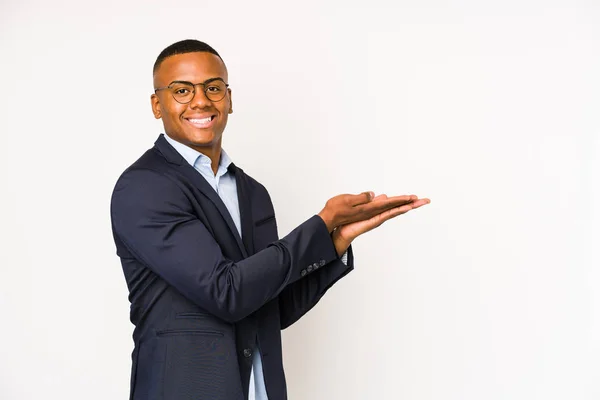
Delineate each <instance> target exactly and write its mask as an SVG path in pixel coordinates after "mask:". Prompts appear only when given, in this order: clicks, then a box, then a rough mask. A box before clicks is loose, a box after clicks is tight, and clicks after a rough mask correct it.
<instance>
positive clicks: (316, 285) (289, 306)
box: [279, 247, 354, 329]
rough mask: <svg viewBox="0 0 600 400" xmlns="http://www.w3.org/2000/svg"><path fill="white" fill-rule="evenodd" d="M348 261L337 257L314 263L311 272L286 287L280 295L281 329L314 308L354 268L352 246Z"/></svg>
mask: <svg viewBox="0 0 600 400" xmlns="http://www.w3.org/2000/svg"><path fill="white" fill-rule="evenodd" d="M346 261H347V263H344V262H343V261H342V260H341V259H340V258H337V257H336V259H335V260H333V261H332V262H330V263H329V264H326V265H324V266H320V265H319V264H318V263H315V264H313V265H312V268H311V267H309V269H311V272H310V273H309V274H307V275H306V277H304V278H303V279H301V280H299V281H296V282H294V283H292V284H290V285H289V286H288V287H286V288H285V289H284V290H283V291H282V292H281V294H280V295H279V312H280V320H281V329H285V328H287V327H288V326H290V325H292V324H293V323H295V322H296V321H298V320H299V319H300V317H302V316H303V315H304V314H306V313H307V312H308V311H309V310H310V309H311V308H313V307H314V306H315V305H316V304H317V303H318V302H319V300H321V298H322V297H323V295H324V294H325V292H327V290H328V289H329V288H330V287H331V286H333V284H334V283H336V282H337V281H338V280H340V279H342V278H343V277H344V276H346V274H348V273H349V272H350V271H352V270H353V269H354V256H353V253H352V247H349V248H348V251H347V260H346Z"/></svg>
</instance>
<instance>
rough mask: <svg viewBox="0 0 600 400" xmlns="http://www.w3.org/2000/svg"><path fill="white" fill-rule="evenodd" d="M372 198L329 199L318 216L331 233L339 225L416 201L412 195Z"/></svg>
mask: <svg viewBox="0 0 600 400" xmlns="http://www.w3.org/2000/svg"><path fill="white" fill-rule="evenodd" d="M373 197H374V194H373V192H364V193H361V194H340V195H338V196H335V197H332V198H331V199H329V200H328V201H327V203H326V204H325V207H324V208H323V210H321V212H320V213H319V214H318V215H319V217H321V218H322V219H323V221H324V222H325V225H326V226H327V229H328V230H329V232H330V233H331V232H333V230H334V229H335V228H336V227H338V226H340V225H346V224H349V223H352V222H356V221H363V220H366V219H369V218H372V217H374V216H376V215H378V214H381V213H382V212H384V211H387V210H391V209H393V208H396V207H400V206H402V205H405V204H409V203H411V202H413V201H414V200H417V199H418V198H417V196H414V195H404V196H395V197H388V198H385V199H382V200H378V201H376V202H373V201H372V200H373Z"/></svg>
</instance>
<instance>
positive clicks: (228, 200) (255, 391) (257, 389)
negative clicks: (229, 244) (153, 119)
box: [164, 135, 268, 400]
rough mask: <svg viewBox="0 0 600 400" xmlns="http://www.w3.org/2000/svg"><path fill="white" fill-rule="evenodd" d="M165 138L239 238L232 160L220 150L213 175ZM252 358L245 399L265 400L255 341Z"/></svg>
mask: <svg viewBox="0 0 600 400" xmlns="http://www.w3.org/2000/svg"><path fill="white" fill-rule="evenodd" d="M164 136H165V139H166V140H167V142H169V144H171V146H173V147H174V148H175V150H177V152H178V153H179V154H181V156H182V157H183V158H184V159H185V160H186V161H187V162H188V163H189V164H190V165H191V166H192V167H194V169H195V170H196V171H198V172H199V173H200V175H202V176H203V177H204V179H206V181H207V182H208V183H209V184H210V186H212V188H213V189H214V190H215V191H216V192H217V193H218V195H219V197H220V198H221V200H223V203H225V206H226V207H227V211H229V214H230V215H231V218H232V219H233V222H234V223H235V227H236V228H237V231H238V233H239V234H240V237H242V223H241V219H240V204H239V202H238V197H237V184H236V183H235V176H234V175H233V174H232V173H231V172H229V171H228V170H227V168H228V167H229V165H230V164H231V159H230V158H229V156H228V155H227V153H225V150H223V149H221V159H220V160H219V167H218V169H217V173H216V174H215V173H214V172H213V170H212V165H211V163H212V162H211V160H210V158H209V157H207V156H205V155H204V154H202V153H200V152H198V151H196V150H194V149H192V148H191V147H188V146H186V145H184V144H182V143H179V142H178V141H176V140H174V139H171V138H170V137H169V136H168V135H164ZM255 346H256V347H255V349H254V351H253V357H252V370H251V372H250V388H249V391H248V400H268V397H267V388H266V387H265V378H264V376H263V368H262V358H261V357H260V350H259V349H258V343H257V344H256V345H255Z"/></svg>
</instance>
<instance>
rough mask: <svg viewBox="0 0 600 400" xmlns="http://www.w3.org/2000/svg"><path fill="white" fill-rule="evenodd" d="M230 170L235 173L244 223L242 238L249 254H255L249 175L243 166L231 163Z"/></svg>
mask: <svg viewBox="0 0 600 400" xmlns="http://www.w3.org/2000/svg"><path fill="white" fill-rule="evenodd" d="M229 171H230V172H233V174H234V175H235V183H236V186H237V196H238V204H239V206H240V219H241V223H242V238H243V241H244V246H245V247H246V251H247V252H248V254H254V253H255V250H254V218H253V217H252V201H251V195H252V194H251V193H250V185H249V183H248V177H247V176H246V174H245V173H244V171H243V170H242V169H241V168H238V167H237V166H236V165H235V164H233V163H231V165H230V166H229Z"/></svg>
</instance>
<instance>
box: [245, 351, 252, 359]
mask: <svg viewBox="0 0 600 400" xmlns="http://www.w3.org/2000/svg"><path fill="white" fill-rule="evenodd" d="M244 357H246V358H250V357H252V349H244Z"/></svg>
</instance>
